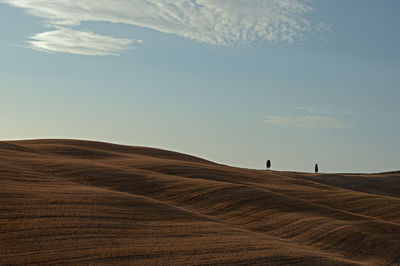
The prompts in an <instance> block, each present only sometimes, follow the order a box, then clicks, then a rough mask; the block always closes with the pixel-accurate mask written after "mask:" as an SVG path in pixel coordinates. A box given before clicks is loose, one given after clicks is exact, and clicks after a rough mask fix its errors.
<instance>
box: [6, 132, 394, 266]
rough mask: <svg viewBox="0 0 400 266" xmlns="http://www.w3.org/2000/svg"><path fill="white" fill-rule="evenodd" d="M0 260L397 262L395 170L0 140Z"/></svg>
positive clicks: (83, 143)
mask: <svg viewBox="0 0 400 266" xmlns="http://www.w3.org/2000/svg"><path fill="white" fill-rule="evenodd" d="M0 264H1V265H14V264H20V265H27V264H40V265H46V264H96V265H97V264H124V265H126V264H135V265H149V264H150V265H188V264H196V265H199V264H206V265H220V264H225V265H232V264H245V265H249V264H264V265H265V264H281V265H290V264H293V265H388V264H392V265H400V172H391V173H382V174H368V175H367V174H365V175H364V174H318V175H315V174H307V173H296V172H276V171H261V170H250V169H241V168H235V167H230V166H225V165H220V164H216V163H214V162H210V161H207V160H204V159H201V158H197V157H193V156H189V155H185V154H180V153H175V152H170V151H165V150H159V149H153V148H145V147H130V146H122V145H115V144H109V143H102V142H94V141H80V140H26V141H7V142H0Z"/></svg>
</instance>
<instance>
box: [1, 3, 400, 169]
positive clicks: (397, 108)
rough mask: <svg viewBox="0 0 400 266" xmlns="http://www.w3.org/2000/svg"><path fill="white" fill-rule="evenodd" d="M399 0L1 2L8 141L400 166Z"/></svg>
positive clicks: (300, 165)
mask: <svg viewBox="0 0 400 266" xmlns="http://www.w3.org/2000/svg"><path fill="white" fill-rule="evenodd" d="M398 10H400V2H399V1H397V0H385V1H375V0H335V1H326V0H304V1H303V0H252V1H248V0H115V1H102V0H79V1H78V0H70V1H67V0H0V33H1V34H0V114H1V115H0V125H1V128H0V129H1V130H0V139H1V140H16V139H38V138H69V139H71V138H73V139H87V140H98V141H106V142H113V143H119V144H127V145H135V146H136V145H137V146H148V147H157V148H162V149H167V150H173V151H178V152H183V153H187V154H192V155H195V156H199V157H203V158H206V159H209V160H212V161H215V162H218V163H222V164H228V165H232V166H237V167H244V168H255V169H264V168H265V162H266V160H267V159H270V160H271V162H272V169H275V170H290V171H305V172H311V171H313V169H314V164H315V163H318V165H319V168H320V171H321V172H363V173H364V172H382V171H392V170H399V169H400V140H399V136H400V118H399V117H400V116H399V115H400V104H398V102H399V99H400V51H399V48H398V47H400V17H399V16H398Z"/></svg>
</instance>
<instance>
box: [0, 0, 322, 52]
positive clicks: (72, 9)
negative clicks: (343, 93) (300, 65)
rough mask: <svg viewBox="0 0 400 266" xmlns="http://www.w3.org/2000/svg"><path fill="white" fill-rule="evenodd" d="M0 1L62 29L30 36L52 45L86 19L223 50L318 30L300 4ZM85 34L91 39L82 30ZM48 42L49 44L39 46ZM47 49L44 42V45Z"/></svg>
mask: <svg viewBox="0 0 400 266" xmlns="http://www.w3.org/2000/svg"><path fill="white" fill-rule="evenodd" d="M0 2H3V3H6V4H9V5H12V6H15V7H18V8H23V9H25V10H26V11H27V12H29V13H30V14H32V15H34V16H36V17H41V18H44V19H46V20H47V22H48V23H50V25H53V26H56V25H57V26H62V27H63V30H64V31H65V32H67V34H68V33H69V34H68V35H69V37H71V38H64V37H65V36H64V34H61V33H62V32H60V30H55V31H50V32H47V33H42V34H37V35H34V36H32V39H33V40H35V39H37V38H42V37H43V36H45V37H46V36H52V37H51V42H52V43H55V42H58V41H57V40H56V39H57V37H60V38H61V39H63V40H66V39H69V40H71V44H72V45H74V44H77V43H78V42H77V41H74V40H73V39H72V37H73V36H76V37H77V38H81V37H82V36H81V35H85V33H82V34H79V33H78V32H77V31H76V32H74V33H72V32H68V31H73V30H72V29H67V27H71V28H72V27H77V26H78V25H79V24H80V23H81V22H87V21H92V22H111V23H123V24H128V25H133V26H138V27H144V28H149V29H152V30H156V31H159V32H162V33H168V34H175V35H178V36H181V37H184V38H188V39H192V40H195V41H199V42H203V43H208V44H212V45H222V46H246V45H249V44H251V43H252V42H257V41H261V42H263V41H264V42H269V43H293V42H294V41H295V40H298V39H301V38H303V36H304V33H305V32H309V31H312V30H315V31H317V28H318V27H319V26H318V25H316V26H315V27H314V26H313V25H312V23H311V22H310V21H308V20H307V19H306V18H305V16H306V14H308V13H309V12H311V11H312V8H311V7H310V6H309V5H308V4H307V1H304V0H251V1H249V0H114V1H103V0H79V1H78V0H0ZM317 26H318V27H317ZM61 31H62V30H61ZM86 35H89V36H88V37H89V38H92V37H93V38H95V37H94V36H90V35H91V34H88V33H87V32H86ZM96 37H98V36H96ZM63 40H61V41H63ZM40 41H43V40H41V39H40ZM112 41H115V43H116V46H118V45H121V39H115V38H114V39H112V38H110V37H109V42H108V43H109V44H110V42H112ZM47 42H48V40H46V41H45V42H44V43H47ZM89 43H90V42H89ZM34 44H36V43H34ZM72 45H71V46H72ZM48 46H49V44H46V47H48ZM50 46H51V47H53V45H50ZM71 46H68V45H67V47H68V51H67V52H71V51H72V52H74V51H75V50H74V49H71ZM81 46H82V45H81ZM123 46H124V45H123ZM34 47H35V48H37V47H38V46H36V45H34ZM40 47H41V48H42V47H43V45H41V46H40ZM58 48H61V46H58ZM92 48H93V46H91V45H88V46H87V47H81V48H80V49H77V51H78V52H79V51H82V50H85V49H86V51H89V50H90V49H92ZM59 50H60V49H57V50H55V51H59ZM94 50H95V51H94V52H93V53H97V52H98V51H97V52H96V48H95V49H94ZM100 50H101V49H100ZM117 51H118V50H117ZM100 53H101V52H100ZM111 54H113V53H112V52H111Z"/></svg>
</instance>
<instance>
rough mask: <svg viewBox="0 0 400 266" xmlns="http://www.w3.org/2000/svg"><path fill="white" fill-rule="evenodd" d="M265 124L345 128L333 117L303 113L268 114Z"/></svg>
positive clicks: (306, 127)
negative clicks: (299, 114) (291, 114)
mask: <svg viewBox="0 0 400 266" xmlns="http://www.w3.org/2000/svg"><path fill="white" fill-rule="evenodd" d="M264 122H265V123H266V124H271V125H277V126H284V127H291V128H297V129H333V128H346V125H345V124H344V123H343V122H341V121H339V120H338V119H337V118H335V117H331V116H318V115H304V116H272V115H270V116H268V117H267V119H266V120H264Z"/></svg>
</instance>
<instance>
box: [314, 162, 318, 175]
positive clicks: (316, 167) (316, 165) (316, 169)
mask: <svg viewBox="0 0 400 266" xmlns="http://www.w3.org/2000/svg"><path fill="white" fill-rule="evenodd" d="M315 173H316V174H317V173H318V164H317V163H316V164H315Z"/></svg>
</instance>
